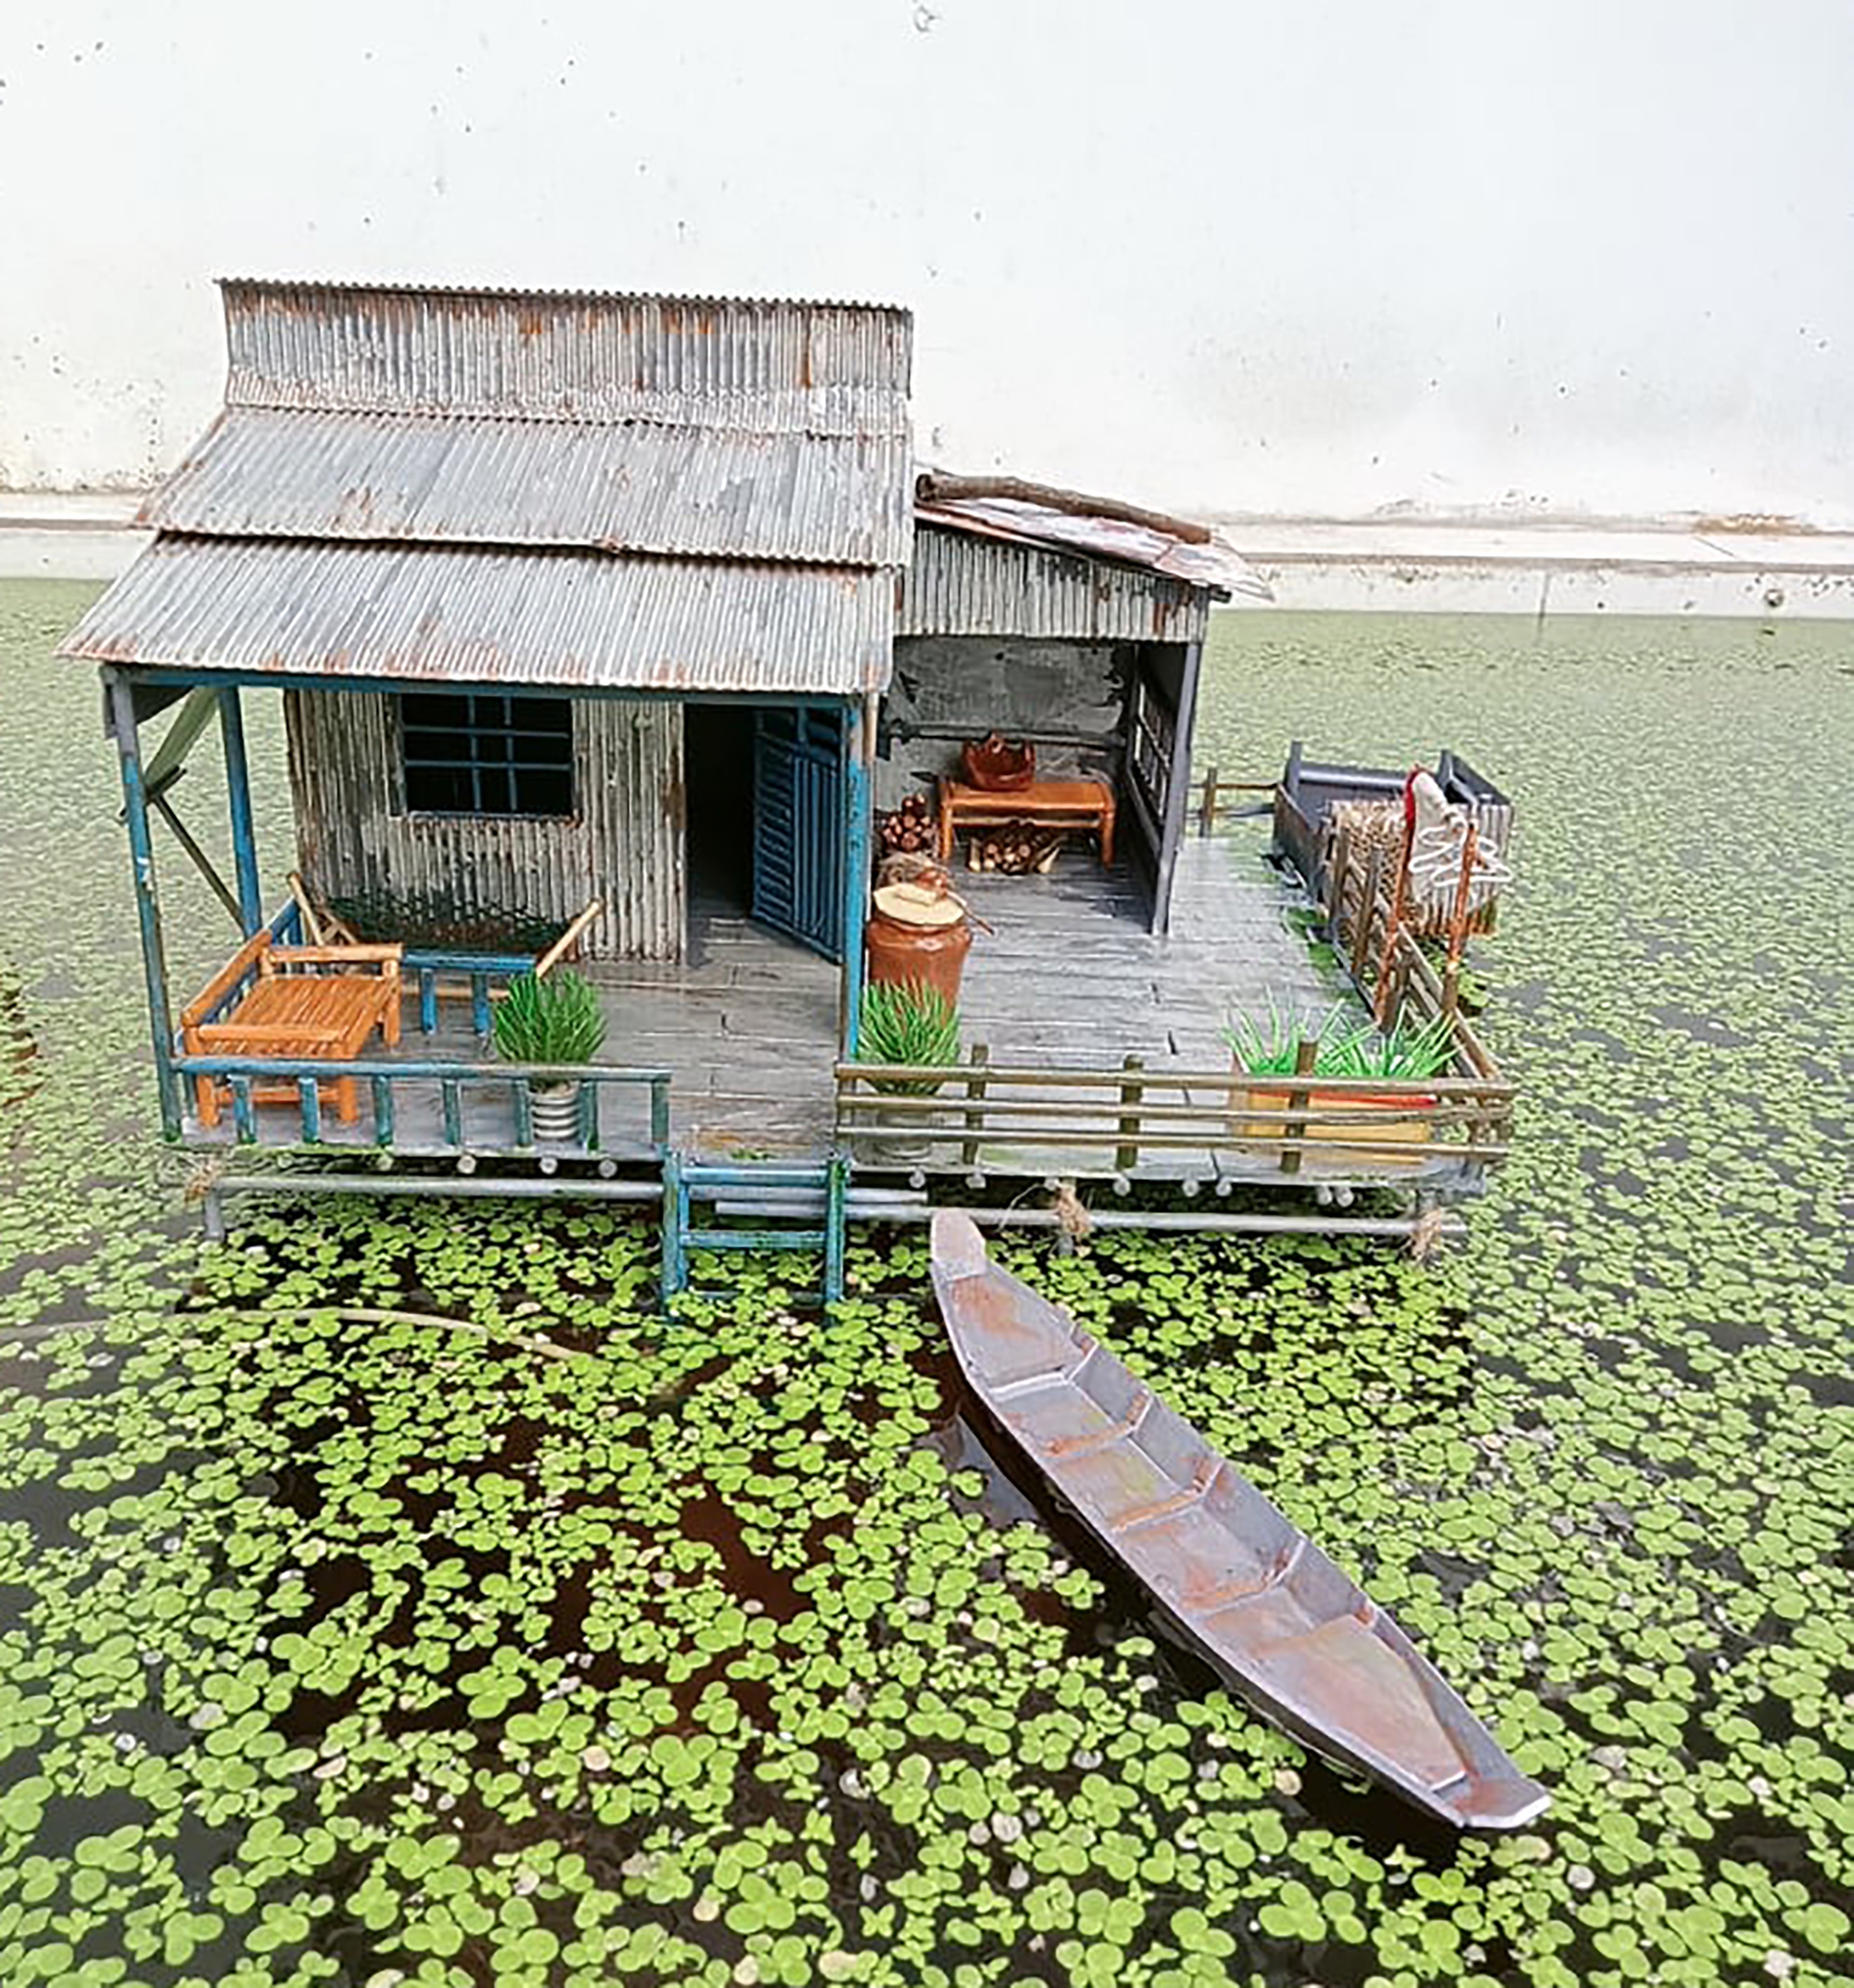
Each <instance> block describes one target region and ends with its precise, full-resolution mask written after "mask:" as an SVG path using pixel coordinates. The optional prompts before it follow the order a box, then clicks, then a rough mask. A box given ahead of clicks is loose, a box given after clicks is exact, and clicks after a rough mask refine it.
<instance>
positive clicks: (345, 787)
mask: <svg viewBox="0 0 1854 1988" xmlns="http://www.w3.org/2000/svg"><path fill="white" fill-rule="evenodd" d="M511 689H512V691H513V692H514V694H517V695H521V694H529V693H527V692H526V691H524V690H518V689H515V688H514V687H511ZM535 694H539V693H538V692H537V693H535ZM284 715H285V726H286V732H287V735H288V742H289V767H290V789H291V794H292V797H293V799H294V802H295V812H296V822H297V838H298V855H299V860H300V867H301V868H302V871H303V873H304V875H305V876H306V877H307V878H308V879H309V880H310V882H311V885H312V886H313V888H314V889H315V891H316V893H317V894H318V895H319V896H320V897H322V898H323V899H324V900H326V899H327V898H329V897H344V896H375V895H390V894H392V893H395V892H397V893H400V894H402V895H417V894H422V893H430V892H438V893H441V894H444V895H446V896H448V897H449V898H451V900H453V901H454V902H455V904H456V905H457V906H458V909H459V911H460V913H465V914H467V913H468V912H470V911H473V910H480V911H490V910H502V911H518V912H520V913H522V914H524V915H526V916H530V917H535V918H552V919H557V920H558V921H559V922H560V923H561V924H563V925H565V924H566V923H568V922H569V921H570V920H571V919H573V918H576V917H578V914H579V913H580V912H581V911H582V910H584V908H585V907H586V905H587V904H588V903H590V900H591V899H593V898H595V897H597V898H599V899H601V900H602V901H603V907H604V908H603V911H602V913H601V915H600V917H599V918H598V919H597V920H596V921H595V923H594V925H593V927H592V931H591V933H590V939H589V944H588V951H589V952H590V953H591V954H594V955H598V956H615V955H629V956H635V957H639V958H647V959H675V958H679V957H680V956H682V953H683V951H684V932H683V900H684V896H685V892H684V853H683V840H684V837H683V818H682V805H683V803H682V791H683V789H682V711H681V706H680V705H679V703H677V702H676V701H675V700H673V699H667V698H664V699H654V700H653V699H648V698H638V699H629V700H627V699H616V698H589V699H581V700H576V701H575V702H574V706H573V778H574V804H575V807H576V810H577V812H576V813H575V814H574V815H572V816H570V817H566V816H563V817H544V818H543V817H527V816H467V815H465V816H444V815H408V814H404V813H400V812H396V807H397V796H398V794H399V792H400V765H399V735H398V713H397V711H396V709H395V703H394V700H393V699H392V698H391V697H389V696H384V695H380V694H377V693H374V692H367V691H354V690H286V691H285V693H284Z"/></svg>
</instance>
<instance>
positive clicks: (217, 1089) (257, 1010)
mask: <svg viewBox="0 0 1854 1988" xmlns="http://www.w3.org/2000/svg"><path fill="white" fill-rule="evenodd" d="M259 936H260V939H264V938H268V936H269V935H268V934H267V933H260V935H259ZM252 963H253V964H255V965H256V966H257V968H258V972H259V978H258V979H257V980H256V981H254V982H253V983H252V985H251V988H250V990H249V992H248V994H246V995H245V997H244V998H243V999H242V1000H241V1001H240V1002H239V1003H238V1006H237V1007H235V1009H234V1010H233V1011H232V1013H231V1014H229V1015H227V1016H225V1017H224V1018H223V1019H221V1020H218V1021H203V1020H194V1019H188V1018H187V1017H183V1018H182V1019H183V1027H182V1044H183V1046H184V1048H185V1050H186V1053H187V1054H188V1055H189V1056H212V1055H218V1056H228V1057H278V1058H280V1059H288V1060H290V1061H293V1062H294V1061H309V1060H315V1061H327V1062H331V1063H345V1062H349V1061H351V1060H352V1059H353V1058H354V1057H358V1056H359V1055H360V1054H361V1052H362V1050H363V1049H364V1048H365V1047H366V1045H367V1038H368V1037H369V1036H370V1035H372V1034H373V1032H374V1031H375V1029H378V1030H379V1031H380V1032H381V1034H382V1035H383V1036H384V1038H385V1040H386V1043H387V1047H388V1048H390V1047H391V1046H392V1045H394V1044H395V1043H397V1042H398V1041H399V1039H400V947H399V946H397V945H351V946H333V945H329V946H315V945H306V946H288V947H285V946H269V945H265V946H260V947H257V948H256V949H255V952H254V955H253V961H252ZM235 964H236V962H235ZM300 967H334V968H336V969H338V970H337V971H334V972H300V971H289V970H286V969H290V968H300ZM366 967H374V968H376V969H378V970H377V971H374V972H368V971H365V970H356V969H364V968H366ZM280 969H285V970H280ZM209 992H210V990H209ZM204 1000H205V997H204V996H203V997H202V1000H201V1002H198V1003H196V1004H195V1007H200V1006H202V1005H203V1004H204ZM226 1090H227V1086H226V1085H225V1084H224V1083H223V1082H222V1080H221V1079H218V1078H213V1077H200V1078H198V1079H197V1080H196V1083H195V1095H196V1097H197V1100H198V1105H199V1121H200V1123H201V1124H202V1125H216V1124H218V1122H219V1113H220V1107H221V1101H222V1093H224V1092H225V1091H226ZM329 1090H330V1095H331V1096H332V1098H333V1100H334V1105H335V1114H336V1116H337V1118H338V1119H339V1120H340V1121H341V1122H342V1123H343V1124H344V1125H351V1124H353V1122H354V1121H355V1120H356V1119H357V1118H359V1117H360V1115H361V1104H360V1095H359V1090H358V1086H357V1084H356V1081H355V1080H354V1079H353V1078H352V1077H342V1078H339V1079H337V1081H336V1082H335V1083H333V1084H331V1085H330V1087H329ZM251 1095H252V1098H253V1100H254V1101H255V1102H257V1103H260V1104H278V1103H283V1104H287V1103H288V1102H290V1101H291V1100H292V1099H293V1098H294V1097H295V1096H296V1095H297V1086H296V1085H295V1084H294V1083H282V1084H272V1085H266V1086H263V1087H261V1088H260V1087H257V1086H254V1087H253V1089H252V1093H251Z"/></svg>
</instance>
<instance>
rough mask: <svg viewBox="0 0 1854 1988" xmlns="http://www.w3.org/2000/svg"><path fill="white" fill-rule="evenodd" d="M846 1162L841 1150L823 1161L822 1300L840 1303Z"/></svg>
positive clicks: (842, 1277)
mask: <svg viewBox="0 0 1854 1988" xmlns="http://www.w3.org/2000/svg"><path fill="white" fill-rule="evenodd" d="M849 1173H850V1163H849V1161H848V1160H847V1159H844V1156H843V1155H842V1154H841V1153H832V1155H831V1157H830V1159H827V1160H826V1161H825V1162H824V1302H825V1303H826V1304H827V1305H835V1304H841V1303H842V1302H843V1297H844V1242H845V1240H846V1237H845V1235H844V1225H845V1216H844V1196H845V1194H846V1193H847V1191H848V1188H849Z"/></svg>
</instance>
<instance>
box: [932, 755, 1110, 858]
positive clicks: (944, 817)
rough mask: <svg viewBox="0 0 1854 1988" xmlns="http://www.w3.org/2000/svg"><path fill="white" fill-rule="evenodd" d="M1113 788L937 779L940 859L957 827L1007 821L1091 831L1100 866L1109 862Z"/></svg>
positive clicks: (1101, 783)
mask: <svg viewBox="0 0 1854 1988" xmlns="http://www.w3.org/2000/svg"><path fill="white" fill-rule="evenodd" d="M1113 815H1114V804H1113V789H1112V788H1111V787H1110V786H1109V785H1108V783H1107V782H1106V781H1105V780H1086V779H1076V780H1033V781H1032V782H1031V783H1030V785H1029V786H1028V787H1023V788H1020V789H1019V790H1018V791H1016V792H1015V793H1008V792H1001V791H999V792H995V791H992V790H990V789H988V788H984V787H967V786H965V785H964V784H962V783H961V782H960V781H959V780H954V779H946V778H945V777H944V776H943V777H942V778H941V780H940V860H941V862H943V863H945V862H946V861H947V860H948V858H950V856H951V855H952V854H953V839H954V837H955V836H956V835H957V834H958V833H959V829H960V827H961V826H964V827H966V828H971V829H991V828H997V827H1000V826H1001V825H1002V824H1003V823H1005V822H1007V821H1038V822H1044V823H1047V824H1048V826H1049V827H1051V828H1068V829H1094V830H1095V832H1096V833H1097V834H1098V836H1099V837H1100V855H1101V867H1103V868H1104V869H1105V868H1108V867H1111V865H1112V863H1113Z"/></svg>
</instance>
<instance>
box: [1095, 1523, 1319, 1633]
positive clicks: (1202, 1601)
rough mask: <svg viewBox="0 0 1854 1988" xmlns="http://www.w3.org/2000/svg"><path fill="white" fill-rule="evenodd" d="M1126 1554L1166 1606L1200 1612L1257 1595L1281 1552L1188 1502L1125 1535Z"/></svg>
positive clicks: (1278, 1565)
mask: <svg viewBox="0 0 1854 1988" xmlns="http://www.w3.org/2000/svg"><path fill="white" fill-rule="evenodd" d="M1125 1551H1126V1552H1127V1557H1128V1558H1129V1560H1131V1561H1132V1562H1133V1563H1134V1564H1136V1566H1137V1569H1138V1572H1139V1574H1140V1576H1141V1577H1142V1578H1143V1579H1144V1580H1145V1581H1146V1582H1147V1583H1148V1585H1149V1587H1150V1588H1151V1589H1153V1591H1154V1592H1155V1593H1156V1594H1157V1595H1158V1597H1159V1599H1160V1600H1161V1601H1162V1602H1164V1603H1165V1605H1166V1606H1167V1607H1168V1608H1171V1609H1174V1610H1175V1611H1176V1612H1177V1613H1178V1614H1181V1615H1194V1616H1195V1615H1201V1614H1204V1613H1206V1611H1214V1610H1216V1609H1220V1608H1226V1607H1227V1606H1228V1605H1229V1604H1230V1603H1231V1602H1238V1601H1240V1600H1242V1598H1243V1597H1244V1596H1245V1595H1251V1594H1259V1593H1260V1592H1261V1591H1262V1589H1264V1588H1266V1587H1267V1586H1268V1585H1269V1584H1270V1583H1271V1582H1272V1581H1274V1580H1276V1579H1278V1578H1279V1576H1280V1574H1281V1571H1282V1566H1283V1563H1284V1561H1285V1559H1286V1550H1283V1551H1279V1552H1276V1551H1269V1550H1267V1549H1266V1548H1265V1547H1264V1545H1263V1544H1261V1543H1260V1542H1258V1541H1257V1540H1255V1539H1253V1538H1248V1537H1246V1536H1245V1535H1243V1534H1241V1533H1236V1532H1232V1531H1231V1530H1230V1529H1229V1527H1228V1526H1226V1525H1225V1523H1224V1521H1223V1519H1222V1518H1221V1517H1220V1516H1219V1514H1218V1513H1216V1512H1215V1511H1213V1510H1212V1509H1210V1508H1208V1507H1207V1506H1206V1505H1205V1504H1202V1503H1200V1504H1194V1505H1188V1506H1187V1507H1186V1508H1185V1509H1184V1510H1182V1511H1179V1512H1174V1513H1168V1514H1167V1515H1165V1516H1164V1517H1162V1518H1157V1519H1154V1520H1153V1521H1152V1522H1151V1523H1150V1524H1149V1525H1145V1526H1140V1527H1139V1528H1138V1530H1137V1532H1132V1533H1130V1534H1128V1536H1127V1538H1126V1546H1125Z"/></svg>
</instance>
